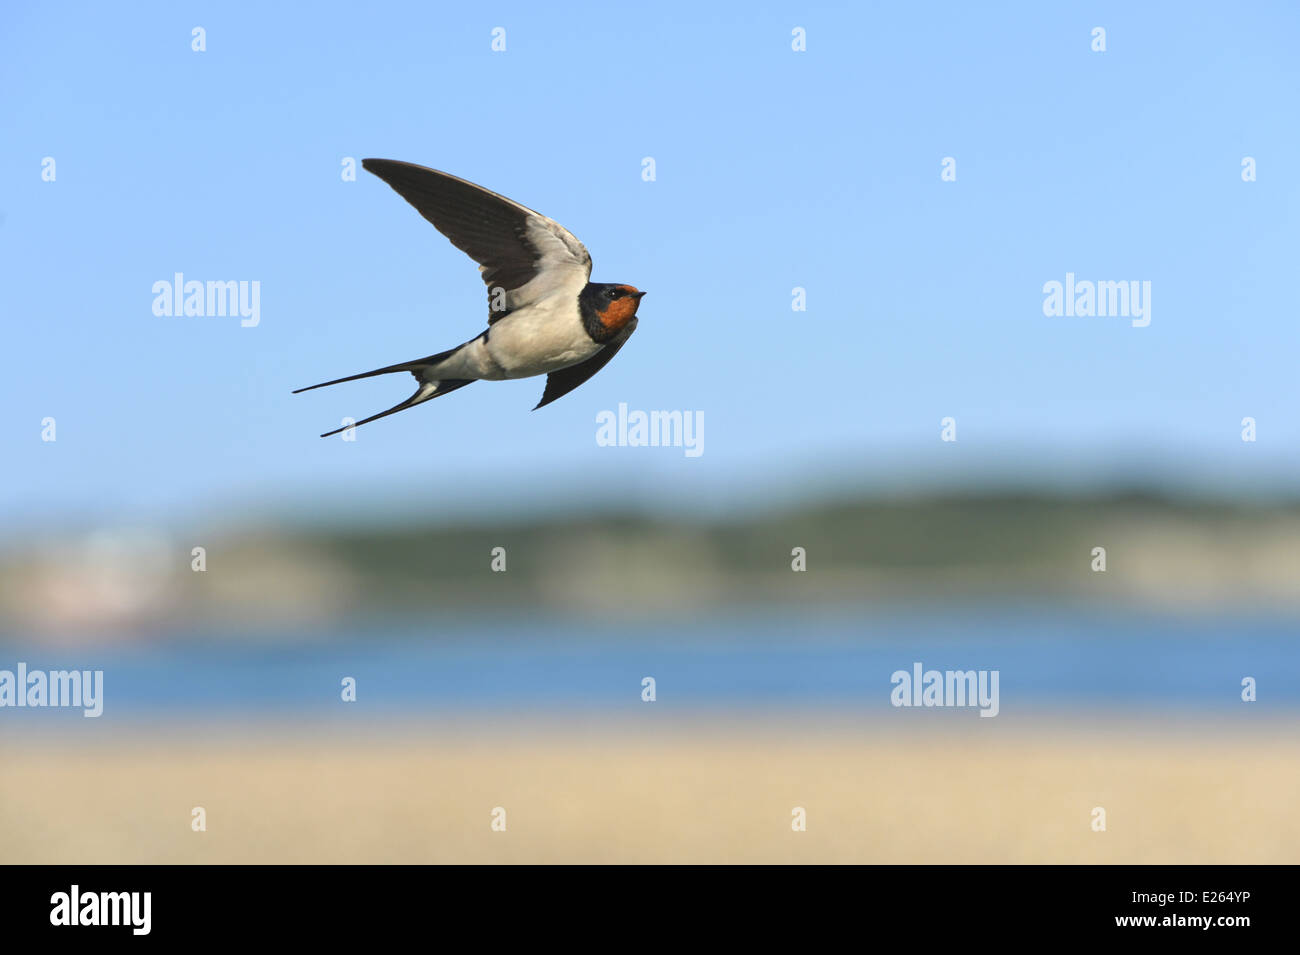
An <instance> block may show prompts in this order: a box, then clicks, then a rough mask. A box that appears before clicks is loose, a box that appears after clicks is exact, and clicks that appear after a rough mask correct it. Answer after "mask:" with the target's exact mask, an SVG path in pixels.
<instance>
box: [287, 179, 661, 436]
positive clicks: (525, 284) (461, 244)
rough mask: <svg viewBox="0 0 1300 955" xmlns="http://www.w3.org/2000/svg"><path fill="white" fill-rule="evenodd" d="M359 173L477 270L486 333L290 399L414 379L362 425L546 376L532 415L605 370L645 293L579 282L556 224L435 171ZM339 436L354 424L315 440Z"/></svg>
mask: <svg viewBox="0 0 1300 955" xmlns="http://www.w3.org/2000/svg"><path fill="white" fill-rule="evenodd" d="M361 165H362V166H363V167H364V168H365V169H366V170H368V171H369V172H372V173H374V174H375V175H376V176H378V177H379V178H380V179H382V180H384V182H386V183H388V184H389V185H390V186H392V187H393V189H394V190H395V191H396V192H397V194H398V195H399V196H401V197H402V198H403V199H405V200H406V201H407V202H409V203H410V204H411V205H413V206H415V209H416V211H417V212H419V213H420V215H422V216H424V218H426V219H428V220H429V221H430V222H431V223H433V227H434V228H435V229H437V230H438V231H439V232H441V233H442V234H443V235H445V236H446V237H447V238H448V239H450V240H451V244H452V245H454V246H456V248H458V249H460V250H461V251H462V252H465V253H466V254H467V255H469V257H470V258H472V259H473V260H474V261H475V262H477V263H478V264H479V272H480V273H481V274H482V276H483V281H484V283H485V284H486V285H487V287H488V327H487V328H486V329H484V331H483V332H482V333H481V334H480V335H479V336H478V337H476V338H472V339H470V340H469V341H467V342H465V344H463V345H457V346H456V347H455V348H452V349H450V350H448V351H444V352H439V353H438V354H436V355H429V356H428V357H427V358H417V359H415V360H414V361H406V362H402V363H401V364H398V365H388V366H387V367H384V368H376V369H375V370H374V371H366V372H362V373H361V374H359V375H348V376H347V377H346V378H336V379H334V380H333V381H323V382H321V383H320V384H319V385H312V386H311V387H309V388H299V389H298V390H297V391H295V392H294V394H295V395H296V394H299V393H300V392H303V391H311V390H312V389H313V388H324V387H326V386H327V385H337V384H341V383H342V382H345V381H356V380H357V379H358V378H371V377H373V376H375V375H390V374H394V373H396V372H402V371H409V372H410V373H411V374H412V375H414V376H415V380H416V383H417V386H416V389H415V394H413V395H411V397H409V398H407V399H406V400H405V401H403V402H402V403H401V404H399V405H394V406H393V407H392V408H389V409H388V410H387V411H381V412H380V413H379V414H376V415H371V416H370V417H369V418H364V419H362V420H361V421H358V422H357V425H362V424H366V423H367V422H370V421H374V420H376V419H378V418H384V417H387V416H388V415H390V414H396V413H397V412H399V411H405V410H406V409H407V408H414V407H415V406H416V405H419V404H423V403H424V402H426V401H432V400H433V399H434V398H439V397H441V396H443V395H445V394H447V393H448V392H452V391H455V390H456V389H457V388H463V387H465V386H466V385H468V384H472V383H473V382H475V381H501V380H503V379H507V378H530V377H532V376H533V375H546V389H545V391H543V392H542V400H541V401H539V402H538V403H537V406H536V407H535V408H534V409H533V410H534V411H536V410H537V408H540V407H542V406H543V405H549V404H550V403H551V402H552V401H554V400H555V399H556V398H559V397H561V396H562V395H566V394H568V393H569V392H570V391H572V390H573V389H574V388H577V387H578V386H579V385H580V384H582V383H583V382H584V381H586V380H587V379H588V378H590V377H591V376H592V375H594V374H596V372H598V371H600V369H602V368H604V367H605V365H607V364H608V363H609V360H610V359H611V358H613V357H614V355H615V354H617V353H618V350H619V349H620V348H622V347H623V344H624V343H625V342H626V341H627V340H628V338H629V337H631V335H632V332H634V331H635V330H636V323H637V318H636V310H637V307H638V306H639V305H640V304H641V296H643V295H645V292H642V291H640V290H638V289H636V288H633V287H632V286H631V285H619V284H609V283H605V282H591V281H588V280H589V279H590V277H591V256H590V255H588V254H587V249H586V247H585V246H583V244H582V243H581V242H579V241H578V240H577V238H575V237H574V235H573V234H572V233H571V232H569V230H568V229H566V228H564V226H562V225H560V224H559V223H558V222H555V221H553V220H551V219H548V218H546V216H544V215H541V214H540V213H537V212H534V211H533V210H532V209H529V208H527V207H526V206H521V205H520V204H519V203H517V202H515V201H513V200H511V199H507V198H506V197H505V196H499V195H497V194H496V193H495V192H490V191H488V190H487V189H484V188H483V187H482V186H476V185H475V184H474V183H472V182H467V181H466V180H464V179H458V178H457V177H455V176H451V175H448V174H447V173H445V172H438V171H437V170H436V169H429V168H426V167H425V166H417V165H415V164H414V163H409V162H398V161H396V160H393V159H364V160H362V162H361ZM347 427H355V425H348V426H346V427H343V428H336V429H335V430H333V431H327V432H326V433H325V434H322V435H321V437H322V438H328V437H329V436H330V435H333V434H338V433H339V432H340V431H345V430H347Z"/></svg>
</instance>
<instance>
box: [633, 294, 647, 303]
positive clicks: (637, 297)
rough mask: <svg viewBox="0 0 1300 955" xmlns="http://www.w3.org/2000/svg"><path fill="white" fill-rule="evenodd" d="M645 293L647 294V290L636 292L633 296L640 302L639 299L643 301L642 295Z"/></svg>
mask: <svg viewBox="0 0 1300 955" xmlns="http://www.w3.org/2000/svg"><path fill="white" fill-rule="evenodd" d="M644 294H645V292H636V293H634V294H633V296H632V297H633V298H634V299H636V300H637V301H638V302H639V301H641V296H642V295H644Z"/></svg>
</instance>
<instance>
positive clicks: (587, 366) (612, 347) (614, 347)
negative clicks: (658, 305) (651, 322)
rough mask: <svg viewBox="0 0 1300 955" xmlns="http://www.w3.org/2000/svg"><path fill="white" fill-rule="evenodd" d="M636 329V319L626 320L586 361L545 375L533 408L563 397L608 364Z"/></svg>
mask: <svg viewBox="0 0 1300 955" xmlns="http://www.w3.org/2000/svg"><path fill="white" fill-rule="evenodd" d="M634 331H636V319H635V318H634V319H632V321H630V322H628V323H627V325H626V326H624V328H623V330H622V331H621V332H619V333H618V335H616V336H615V337H614V338H611V339H610V340H609V344H607V345H606V346H605V347H604V348H602V349H601V350H600V351H598V352H596V354H594V355H592V356H591V357H590V358H588V359H587V360H586V361H580V362H578V364H576V365H570V366H569V367H568V368H561V369H560V370H559V371H553V372H551V373H550V374H549V375H547V376H546V390H545V391H543V392H542V400H541V401H539V402H537V404H536V406H535V407H534V408H533V410H534V411H536V410H537V409H538V408H540V407H542V406H543V405H549V404H550V403H551V402H552V401H554V400H555V399H556V398H563V397H564V396H565V395H567V394H568V393H569V392H570V391H572V390H573V389H574V388H577V387H578V386H579V385H580V384H582V383H583V382H584V381H586V380H587V379H588V378H590V377H591V376H592V375H594V374H595V373H596V372H598V371H600V370H601V369H602V368H604V367H605V366H606V365H608V364H609V360H610V359H611V358H613V357H614V356H615V355H617V354H618V350H619V349H620V348H622V347H623V343H624V342H626V341H627V340H628V339H629V338H631V337H632V333H633V332H634Z"/></svg>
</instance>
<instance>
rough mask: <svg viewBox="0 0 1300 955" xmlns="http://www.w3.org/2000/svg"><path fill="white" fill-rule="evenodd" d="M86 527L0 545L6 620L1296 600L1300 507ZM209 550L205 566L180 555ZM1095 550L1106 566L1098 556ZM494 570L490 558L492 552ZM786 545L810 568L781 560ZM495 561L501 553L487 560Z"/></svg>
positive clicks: (1299, 599) (1288, 608)
mask: <svg viewBox="0 0 1300 955" xmlns="http://www.w3.org/2000/svg"><path fill="white" fill-rule="evenodd" d="M194 538H195V539H193V540H184V539H181V538H180V536H179V535H177V534H176V533H174V532H173V533H171V534H163V533H159V532H155V531H149V530H143V531H142V530H139V529H130V530H121V529H119V530H112V531H103V530H98V531H96V532H94V533H90V534H87V535H85V536H80V537H77V536H73V537H67V536H65V537H62V538H58V539H46V540H41V541H25V542H21V543H19V544H18V545H16V546H15V545H13V544H12V542H11V546H10V547H9V548H8V550H7V551H6V552H5V554H4V557H3V558H2V560H3V563H0V621H3V625H4V629H5V630H7V631H14V632H23V631H50V630H53V631H67V632H78V631H86V630H91V631H96V632H100V631H111V630H120V629H138V628H142V627H144V628H155V627H162V628H189V629H192V628H196V627H206V626H216V627H220V626H225V625H229V624H246V625H256V626H262V625H265V626H293V625H299V624H310V623H312V622H313V621H320V620H329V619H337V618H339V617H341V616H346V615H354V614H355V615H374V614H385V615H390V614H417V615H418V614H423V613H428V612H444V613H445V612H455V613H465V614H476V613H484V612H486V613H495V612H507V613H509V612H514V613H545V614H555V615H565V614H569V615H574V614H577V615H599V616H602V617H614V618H631V617H645V616H651V615H655V614H662V613H663V612H664V610H665V609H666V608H672V609H676V610H682V609H688V610H689V609H691V608H706V607H709V606H719V607H726V606H741V605H743V606H753V605H761V604H764V603H774V604H775V603H794V604H798V603H801V602H808V603H817V604H826V603H833V602H859V603H861V602H865V603H888V604H907V603H919V602H922V601H924V602H926V603H931V604H932V603H935V602H942V601H980V600H998V601H1007V600H1074V601H1083V602H1087V603H1090V604H1092V605H1098V604H1100V605H1103V606H1105V605H1111V604H1115V605H1121V606H1141V607H1149V608H1155V609H1176V608H1187V609H1192V610H1202V609H1207V608H1214V607H1249V608H1253V609H1256V610H1275V611H1279V612H1283V613H1291V612H1300V585H1298V584H1297V581H1300V504H1294V503H1291V504H1281V505H1269V506H1255V507H1252V506H1246V505H1242V504H1240V503H1215V502H1206V501H1187V500H1175V499H1165V498H1162V497H1159V496H1154V495H1149V494H1138V493H1133V494H1118V495H1113V496H1106V497H1085V498H1071V497H1050V496H1032V495H1019V494H987V495H981V496H951V495H950V496H941V497H931V498H915V499H898V498H893V499H875V498H860V499H844V500H839V501H835V502H826V503H822V504H818V505H808V506H802V507H793V508H789V509H783V510H780V511H775V510H774V511H769V512H759V513H750V514H747V515H745V516H734V515H733V516H729V517H726V518H718V519H714V520H702V519H694V518H693V519H691V520H675V519H672V518H667V517H661V516H660V517H651V516H645V515H638V514H631V513H627V514H617V513H605V514H602V515H600V516H598V517H592V516H590V515H586V516H582V515H576V514H567V515H556V514H553V513H552V514H547V515H546V516H544V517H542V516H539V517H536V518H533V519H520V520H516V521H514V522H512V523H490V522H486V521H482V522H469V521H466V522H463V523H449V522H446V521H434V520H432V519H430V520H429V521H428V522H425V523H418V522H417V523H407V524H404V525H401V526H392V525H385V526H375V525H355V526H350V527H343V528H329V529H324V528H319V527H317V528H313V527H305V526H286V527H276V528H270V527H267V526H261V527H259V528H238V527H227V528H223V529H214V530H210V531H209V532H207V533H203V534H198V533H196V534H195V535H194ZM195 547H203V548H204V550H205V553H204V559H205V561H206V569H205V570H203V571H202V572H196V571H195V570H193V569H192V565H193V562H194V560H195V558H194V557H193V556H192V555H193V549H194V548H195ZM1095 547H1104V548H1105V549H1106V572H1105V573H1097V572H1094V571H1093V570H1092V564H1093V561H1094V557H1093V553H1092V552H1093V548H1095ZM495 548H504V561H505V571H504V572H495V571H494V570H493V568H492V565H493V562H494V549H495ZM794 548H803V549H804V551H805V552H806V561H807V570H806V572H803V573H796V572H793V571H792V569H791V563H792V560H793V557H792V551H793V550H794ZM497 566H500V561H499V560H498V561H497Z"/></svg>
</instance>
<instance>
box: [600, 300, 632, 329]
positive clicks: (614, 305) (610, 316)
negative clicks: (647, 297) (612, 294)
mask: <svg viewBox="0 0 1300 955" xmlns="http://www.w3.org/2000/svg"><path fill="white" fill-rule="evenodd" d="M638 304H640V303H639V302H638V301H637V299H635V298H632V297H631V296H628V297H627V298H620V299H618V300H617V301H614V302H610V303H609V307H608V308H606V309H605V310H604V311H603V312H597V313H596V315H597V317H598V318H599V319H600V324H602V325H604V326H605V328H606V329H607V330H608V331H610V332H621V331H622V330H623V327H624V326H625V325H627V323H628V322H630V321H632V317H633V316H634V315H636V307H637V305H638Z"/></svg>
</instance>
